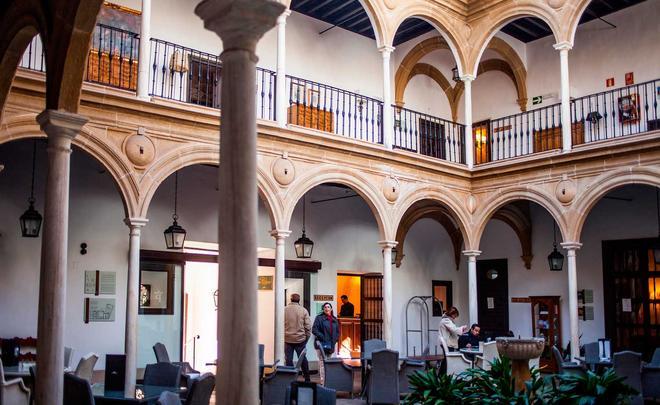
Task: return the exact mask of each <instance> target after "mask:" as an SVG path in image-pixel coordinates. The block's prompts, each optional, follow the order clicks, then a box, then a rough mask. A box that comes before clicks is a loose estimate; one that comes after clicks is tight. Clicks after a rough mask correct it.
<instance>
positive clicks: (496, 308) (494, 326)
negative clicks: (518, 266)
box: [477, 259, 509, 338]
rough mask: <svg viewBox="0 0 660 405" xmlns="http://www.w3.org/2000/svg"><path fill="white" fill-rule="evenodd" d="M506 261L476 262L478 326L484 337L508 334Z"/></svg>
mask: <svg viewBox="0 0 660 405" xmlns="http://www.w3.org/2000/svg"><path fill="white" fill-rule="evenodd" d="M507 269H508V265H507V260H506V259H495V260H478V261H477V297H478V303H479V325H480V326H481V334H482V335H483V336H484V337H488V336H490V337H492V338H495V337H497V336H506V335H507V333H508V332H509V277H508V271H507Z"/></svg>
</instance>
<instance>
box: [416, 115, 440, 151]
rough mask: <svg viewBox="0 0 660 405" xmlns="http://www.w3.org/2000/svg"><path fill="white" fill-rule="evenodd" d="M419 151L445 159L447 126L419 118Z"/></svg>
mask: <svg viewBox="0 0 660 405" xmlns="http://www.w3.org/2000/svg"><path fill="white" fill-rule="evenodd" d="M419 153H421V154H422V155H426V156H431V157H434V158H438V159H444V158H445V156H446V152H445V126H444V125H442V124H440V123H439V122H433V121H429V120H425V119H423V118H420V119H419Z"/></svg>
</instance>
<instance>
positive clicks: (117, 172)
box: [0, 113, 139, 218]
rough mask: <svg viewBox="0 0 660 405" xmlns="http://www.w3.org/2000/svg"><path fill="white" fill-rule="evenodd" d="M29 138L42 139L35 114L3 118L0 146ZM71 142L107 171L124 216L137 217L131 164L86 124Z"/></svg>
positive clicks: (136, 200)
mask: <svg viewBox="0 0 660 405" xmlns="http://www.w3.org/2000/svg"><path fill="white" fill-rule="evenodd" d="M29 138H46V134H45V133H44V132H43V131H42V130H41V128H40V127H39V124H37V121H36V114H33V113H28V114H19V115H12V116H9V117H7V118H6V119H5V120H4V122H3V126H2V130H0V145H1V144H4V143H7V142H11V141H17V140H21V139H29ZM72 144H73V145H74V146H76V147H78V148H80V149H81V150H83V151H84V152H86V153H87V154H89V155H90V156H91V157H93V158H94V159H95V160H97V161H98V162H99V163H101V165H103V167H105V168H106V170H108V173H110V176H111V177H112V179H113V183H114V184H115V186H116V187H117V190H118V192H119V195H120V197H121V200H122V204H123V206H124V214H125V215H126V218H131V217H137V215H136V213H137V207H138V194H139V184H138V182H137V180H136V178H135V177H134V176H133V174H132V169H131V166H130V165H129V164H128V163H127V162H126V161H125V160H124V159H123V156H122V154H121V152H120V151H119V150H117V149H115V148H114V147H113V146H112V145H111V144H110V143H108V142H106V141H105V139H104V138H103V137H101V136H98V135H97V134H96V133H95V132H94V128H91V127H90V126H89V125H86V126H84V127H83V129H82V131H81V133H80V134H78V136H76V137H75V138H73V141H72Z"/></svg>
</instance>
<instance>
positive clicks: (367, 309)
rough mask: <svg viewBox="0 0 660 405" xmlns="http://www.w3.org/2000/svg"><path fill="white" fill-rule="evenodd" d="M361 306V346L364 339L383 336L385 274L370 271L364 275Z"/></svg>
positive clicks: (361, 283)
mask: <svg viewBox="0 0 660 405" xmlns="http://www.w3.org/2000/svg"><path fill="white" fill-rule="evenodd" d="M360 288H361V289H362V291H361V294H360V298H361V302H360V308H361V310H362V331H361V333H360V334H361V337H362V342H361V347H362V348H364V341H365V340H370V339H382V338H383V275H382V274H380V273H370V274H365V275H363V276H362V281H361V282H360Z"/></svg>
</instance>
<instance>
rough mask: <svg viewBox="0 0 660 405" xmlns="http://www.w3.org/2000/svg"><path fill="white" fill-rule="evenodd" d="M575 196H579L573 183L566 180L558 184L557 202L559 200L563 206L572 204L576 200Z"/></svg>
mask: <svg viewBox="0 0 660 405" xmlns="http://www.w3.org/2000/svg"><path fill="white" fill-rule="evenodd" d="M575 194H577V187H576V186H575V183H574V182H573V181H571V180H568V179H566V178H564V179H563V180H562V181H560V182H559V183H557V187H556V188H555V196H556V197H557V200H559V202H561V203H562V204H570V203H571V201H573V199H574V198H575Z"/></svg>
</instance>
